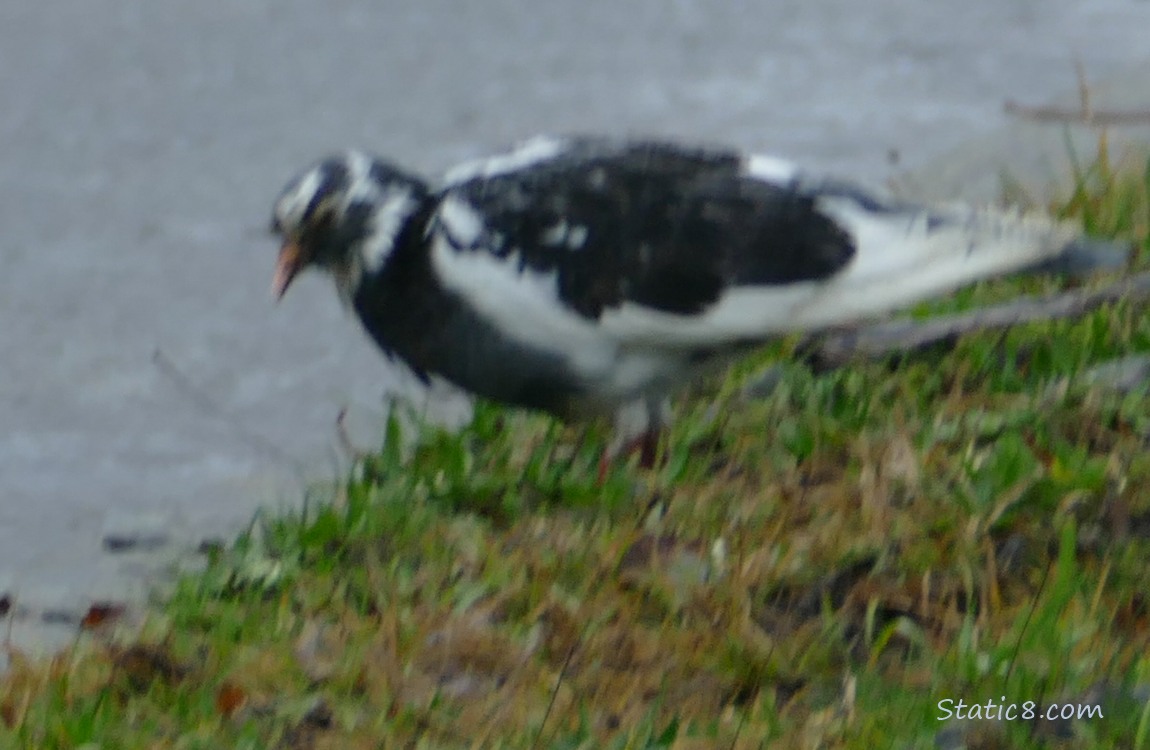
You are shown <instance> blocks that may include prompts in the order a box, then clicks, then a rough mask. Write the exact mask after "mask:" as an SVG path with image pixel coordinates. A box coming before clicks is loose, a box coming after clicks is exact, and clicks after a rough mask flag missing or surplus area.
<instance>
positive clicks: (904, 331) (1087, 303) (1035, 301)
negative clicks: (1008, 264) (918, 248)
mask: <svg viewBox="0 0 1150 750" xmlns="http://www.w3.org/2000/svg"><path fill="white" fill-rule="evenodd" d="M1146 297H1150V272H1145V273H1141V274H1138V275H1137V276H1131V277H1129V278H1126V279H1123V280H1121V281H1116V282H1114V283H1112V284H1109V285H1108V286H1105V287H1103V288H1101V289H1097V290H1093V291H1091V290H1086V289H1076V290H1073V291H1069V292H1062V293H1059V294H1051V295H1047V296H1044V297H1022V298H1020V299H1016V300H1013V301H1011V302H1007V303H1004V304H1001V305H993V306H991V307H984V308H982V309H979V310H972V311H970V312H965V313H959V314H956V315H945V316H942V317H938V318H932V319H930V320H922V321H915V320H905V319H903V320H892V321H885V322H882V323H876V324H874V325H871V326H867V327H864V328H855V329H850V330H845V331H832V332H829V333H820V334H812V335H810V336H807V337H806V338H804V339H803V340H802V341H801V342H800V343H799V346H798V352H799V353H800V355H802V356H803V358H804V359H806V360H807V362H809V363H810V364H811V366H812V367H813V368H814V369H816V370H818V371H819V372H827V371H830V370H836V369H838V368H840V367H843V366H845V365H847V364H849V363H851V362H856V361H859V360H868V359H869V360H874V359H881V358H883V357H887V356H890V355H892V354H899V353H906V352H910V351H914V350H917V349H922V348H924V347H927V346H931V345H933V344H938V343H942V342H945V341H949V340H953V339H954V338H956V337H958V336H961V335H963V334H967V333H972V332H974V331H987V330H997V329H1002V328H1009V327H1010V326H1015V325H1019V324H1021V323H1032V322H1036V321H1044V320H1057V319H1059V318H1071V317H1075V316H1078V315H1082V314H1084V313H1086V312H1089V311H1091V310H1094V309H1096V308H1099V307H1101V306H1102V305H1105V304H1108V303H1111V302H1117V301H1119V300H1123V299H1128V300H1136V299H1144V298H1146Z"/></svg>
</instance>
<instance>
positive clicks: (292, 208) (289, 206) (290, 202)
mask: <svg viewBox="0 0 1150 750" xmlns="http://www.w3.org/2000/svg"><path fill="white" fill-rule="evenodd" d="M321 180H322V177H321V176H320V173H319V170H318V169H313V170H311V171H309V172H308V173H307V174H305V175H304V176H303V177H302V178H300V181H299V183H298V184H297V185H296V186H295V189H293V190H291V191H290V192H287V193H284V194H283V195H281V196H280V199H279V201H277V202H276V207H275V216H276V221H277V222H278V223H279V225H280V226H281V227H298V226H299V225H300V224H301V223H302V222H303V217H304V214H305V213H307V207H308V206H309V205H311V201H312V198H314V197H315V191H316V190H319V186H320V181H321Z"/></svg>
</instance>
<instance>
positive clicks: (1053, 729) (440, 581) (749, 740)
mask: <svg viewBox="0 0 1150 750" xmlns="http://www.w3.org/2000/svg"><path fill="white" fill-rule="evenodd" d="M1077 178H1078V179H1077V187H1076V189H1075V190H1074V191H1073V193H1072V194H1071V196H1070V197H1069V198H1068V199H1067V200H1066V201H1065V203H1063V204H1062V205H1060V206H1058V207H1057V210H1058V211H1059V212H1061V213H1064V214H1066V215H1068V216H1072V217H1075V218H1077V219H1079V220H1080V221H1082V223H1083V224H1084V225H1085V226H1086V227H1088V228H1089V229H1090V230H1091V231H1092V232H1093V233H1095V234H1101V235H1123V236H1133V237H1135V238H1137V239H1138V241H1139V242H1140V243H1142V254H1141V255H1142V257H1141V260H1140V261H1139V264H1138V265H1139V269H1140V270H1142V269H1145V268H1146V266H1147V265H1150V262H1148V257H1150V255H1148V254H1150V249H1148V248H1147V245H1146V243H1147V224H1148V222H1150V198H1148V195H1150V161H1147V162H1145V163H1141V164H1137V165H1131V164H1124V165H1121V166H1117V167H1116V166H1113V165H1111V164H1110V163H1109V161H1108V160H1106V159H1105V158H1104V159H1102V160H1100V161H1099V162H1097V163H1096V164H1094V165H1091V166H1090V167H1088V168H1081V169H1079V170H1078V174H1077ZM1052 283H1053V282H1047V284H1048V285H1049V284H1052ZM1023 288H1026V289H1033V288H1034V282H1030V281H1023V280H1019V281H1014V282H1002V283H996V284H987V285H982V286H980V287H978V288H977V289H975V290H974V291H971V292H967V293H964V294H963V295H961V304H962V305H963V306H973V305H978V304H982V303H984V302H985V301H987V300H990V299H994V300H999V299H1003V298H1006V297H1009V296H1010V295H1011V294H1012V293H1015V292H1016V291H1017V290H1019V289H1023ZM953 306H954V305H953V303H947V304H943V305H938V306H935V307H934V308H932V309H935V310H938V309H943V308H946V309H951V308H953ZM795 343H796V342H794V341H786V342H781V343H779V344H777V345H776V346H773V347H770V348H769V349H768V350H765V351H764V352H763V353H762V354H760V355H756V356H755V357H753V358H751V359H749V360H748V361H746V362H743V363H741V364H739V365H738V366H737V367H735V368H734V369H733V370H732V371H731V372H730V373H728V374H727V375H726V376H725V377H724V378H723V379H722V380H720V381H716V382H712V383H708V384H704V385H702V386H699V387H698V388H696V389H695V392H693V393H691V394H687V395H685V396H684V397H683V398H682V399H680V402H679V403H678V404H677V413H676V414H677V421H676V423H675V426H674V428H673V430H672V432H671V435H670V436H669V439H668V440H667V441H666V443H665V447H664V453H665V456H664V461H663V462H662V463H661V465H660V468H658V469H656V470H652V471H644V470H641V469H639V468H638V467H636V466H634V465H629V466H620V467H617V468H615V469H614V470H613V471H612V472H611V474H610V475H609V476H608V478H607V480H606V482H605V483H604V484H603V485H602V486H600V485H599V484H598V483H597V482H596V461H597V457H598V451H599V449H600V448H601V446H602V445H603V444H604V442H605V440H606V434H605V432H604V431H603V429H602V428H593V429H592V430H591V432H590V434H589V435H587V437H586V439H585V440H583V441H582V442H581V441H580V435H579V433H578V431H577V430H575V429H569V428H563V427H559V426H556V425H555V424H554V423H553V422H551V421H549V420H547V419H544V418H540V417H532V416H528V415H524V414H520V413H515V412H511V411H505V410H500V409H496V408H493V407H480V408H479V409H478V411H477V416H476V419H475V421H474V423H473V424H472V425H471V426H470V427H469V428H468V429H466V430H464V431H463V432H461V433H458V434H446V433H443V432H439V431H436V430H434V429H431V428H427V429H424V430H423V431H422V432H421V434H420V435H418V436H413V437H414V448H412V449H411V450H400V449H399V448H398V447H397V446H399V445H400V444H401V442H402V441H401V440H400V435H399V434H398V433H399V427H398V426H397V424H394V423H393V424H392V426H391V428H390V429H389V434H388V435H387V436H386V439H385V440H383V441H382V442H383V444H384V447H383V449H382V450H381V451H380V452H379V453H378V454H375V455H372V456H370V457H368V458H365V459H363V460H360V461H359V462H357V464H356V466H355V467H354V469H353V471H352V472H351V473H350V475H349V476H348V477H347V478H346V480H345V481H342V482H339V483H337V484H336V485H335V486H317V487H316V488H315V490H314V491H313V493H312V497H310V498H309V502H308V503H307V505H306V509H305V510H304V511H303V512H301V513H299V514H297V515H295V516H291V517H281V518H263V517H261V518H259V519H257V520H256V521H255V522H254V523H253V525H252V527H251V529H250V530H249V531H248V532H247V533H245V534H243V535H242V536H241V537H240V538H239V539H238V540H237V541H236V542H235V543H234V544H233V545H231V546H228V547H227V548H223V549H219V550H216V551H214V552H212V553H211V554H210V556H209V557H210V559H209V561H208V564H207V566H206V569H205V570H204V571H202V572H201V573H197V574H194V575H189V576H187V577H185V578H183V579H181V580H180V581H179V583H178V584H177V586H176V587H175V590H174V591H173V592H172V594H171V596H170V598H169V599H168V600H167V601H166V602H165V603H164V604H163V605H162V606H160V607H158V608H157V609H156V610H155V611H154V612H152V613H151V614H150V615H149V617H148V620H147V622H146V623H145V624H144V626H143V627H142V628H141V629H140V631H139V632H138V633H135V634H134V635H133V636H132V637H131V638H130V639H127V640H123V639H119V640H109V639H106V638H104V637H102V636H101V635H100V634H99V633H98V632H93V633H90V634H88V635H87V636H85V638H84V639H82V641H81V642H80V643H79V644H78V645H77V647H76V648H74V649H72V650H70V651H69V652H67V653H64V654H61V655H59V656H57V657H56V658H54V659H51V660H49V661H25V660H23V659H21V658H19V657H18V656H17V658H16V659H15V664H14V666H13V669H12V670H11V671H10V673H9V674H8V675H7V676H6V677H5V678H4V679H3V682H2V683H0V747H5V748H7V747H13V748H15V747H25V748H78V747H88V748H97V747H99V748H126V749H129V750H131V749H135V748H187V749H193V748H379V747H412V748H473V747H476V748H477V747H511V748H677V749H680V750H683V749H687V748H716V747H718V748H727V747H738V748H757V747H786V748H799V747H826V748H833V747H865V748H875V749H878V748H906V747H932V746H934V743H935V740H936V737H937V736H939V735H940V733H944V732H945V733H950V735H953V734H955V733H957V734H958V735H961V736H962V737H963V738H964V739H965V741H966V743H967V746H968V747H972V748H973V747H982V748H997V747H1062V746H1090V747H1099V748H1109V747H1113V748H1119V747H1121V748H1129V747H1135V748H1150V703H1148V702H1147V697H1146V695H1145V689H1146V686H1147V685H1150V656H1148V654H1150V648H1148V647H1150V594H1148V593H1147V592H1148V591H1150V589H1148V588H1147V582H1148V581H1150V563H1148V562H1147V561H1148V560H1150V451H1148V450H1147V448H1148V444H1150V409H1148V408H1147V406H1148V403H1147V395H1146V392H1145V390H1143V391H1141V392H1137V393H1132V394H1125V395H1123V394H1117V393H1110V392H1106V391H1104V390H1099V389H1092V388H1090V387H1088V386H1087V385H1085V384H1084V383H1083V382H1082V381H1081V379H1080V378H1079V377H1078V376H1079V375H1080V374H1082V373H1083V372H1084V371H1086V370H1088V369H1089V368H1090V367H1092V366H1094V365H1096V364H1098V363H1101V362H1104V361H1107V360H1110V359H1114V358H1116V357H1121V356H1126V355H1130V354H1135V353H1146V352H1150V316H1148V315H1147V307H1146V305H1144V304H1132V303H1122V304H1119V305H1116V306H1113V307H1111V308H1107V309H1103V310H1098V311H1096V312H1092V313H1089V314H1087V315H1084V316H1082V317H1081V318H1079V319H1075V320H1072V321H1059V322H1052V323H1046V324H1031V325H1025V326H1020V327H1018V328H1015V329H1012V330H1010V331H1009V332H1007V333H1006V334H1001V333H995V334H985V335H972V336H967V337H964V338H963V339H961V340H960V341H959V342H958V343H957V345H956V346H955V347H954V348H953V350H951V351H936V352H928V353H924V354H922V355H916V356H914V357H910V358H906V359H905V360H903V361H900V362H898V363H877V364H866V365H860V366H858V367H852V368H848V369H844V370H840V371H837V372H834V373H831V374H827V375H824V376H819V377H816V376H814V375H812V374H811V373H809V372H807V371H806V370H804V369H802V368H801V367H798V366H795V367H792V368H788V371H787V375H786V377H785V378H784V379H783V381H782V382H781V384H780V385H779V386H778V387H777V388H776V389H775V390H774V391H773V392H772V393H771V394H770V395H769V396H766V397H762V398H758V399H750V400H748V399H747V398H745V397H743V396H742V395H741V393H742V388H743V384H744V383H746V382H747V380H748V378H750V377H751V376H753V375H754V374H755V373H756V372H758V371H760V370H761V369H762V368H763V367H764V366H766V365H767V364H769V363H772V362H776V361H778V360H779V359H780V358H782V359H784V360H785V359H786V358H787V356H788V354H789V353H790V352H791V350H792V348H793V347H794V345H795ZM1001 697H1005V699H1006V702H1007V703H1012V702H1016V703H1019V704H1021V703H1023V702H1025V701H1035V702H1036V703H1038V704H1040V705H1044V704H1047V703H1050V702H1055V701H1057V702H1066V701H1069V702H1087V703H1089V702H1096V703H1099V704H1100V705H1101V708H1102V711H1103V716H1102V717H1101V718H1093V719H1089V720H1082V721H1074V722H1065V723H1063V722H1047V721H1029V722H1028V721H1022V720H1017V721H1012V722H999V723H996V722H989V723H988V722H982V721H962V722H955V721H949V722H948V721H943V720H940V719H939V715H940V713H941V709H940V707H939V702H940V701H943V700H946V699H951V700H953V701H955V702H957V701H958V700H959V699H962V700H964V701H965V702H966V703H967V704H971V703H980V704H985V703H986V701H987V700H991V699H993V700H994V701H996V702H999V701H1000V699H1001ZM951 705H953V704H951ZM943 736H944V737H945V736H948V735H946V734H944V735H943Z"/></svg>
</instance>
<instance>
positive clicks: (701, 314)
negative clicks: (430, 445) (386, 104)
mask: <svg viewBox="0 0 1150 750" xmlns="http://www.w3.org/2000/svg"><path fill="white" fill-rule="evenodd" d="M273 229H274V231H275V232H276V233H278V234H279V235H281V236H282V238H283V239H284V247H283V249H282V250H281V255H280V262H279V265H278V267H277V275H276V281H275V288H276V292H277V294H282V293H283V292H284V291H285V290H286V288H287V286H288V285H289V284H290V282H291V280H292V278H293V277H294V276H295V274H296V273H298V272H299V271H300V270H301V269H303V268H305V267H307V266H310V265H315V266H318V267H321V268H324V269H326V270H327V271H329V272H331V273H332V275H333V276H334V278H335V280H336V285H337V287H338V289H339V290H340V293H341V295H342V296H343V297H344V299H345V300H346V301H347V302H348V303H349V304H350V305H351V306H352V307H353V308H354V309H355V311H356V312H357V314H358V315H359V317H360V319H361V320H362V321H363V324H364V326H365V327H366V328H367V330H368V331H369V332H370V333H371V335H372V337H373V338H374V339H375V341H376V342H377V343H378V344H379V346H380V347H381V348H382V349H383V350H384V351H385V352H387V353H388V354H389V355H391V356H394V357H398V358H399V359H401V360H402V361H404V362H405V363H406V364H407V365H408V366H410V367H411V368H412V369H413V370H415V371H416V372H417V373H418V374H420V375H421V376H423V377H425V378H426V377H428V376H430V375H438V376H442V377H444V378H447V379H448V380H450V381H453V382H454V383H456V384H457V385H459V386H461V387H463V388H464V389H466V390H469V391H471V392H472V393H475V394H477V395H479V396H483V397H486V398H490V399H494V400H497V401H501V402H505V403H509V404H513V405H517V406H525V407H529V408H535V409H542V410H546V411H550V412H552V413H555V414H557V415H560V416H563V417H567V418H571V417H579V416H585V415H593V414H598V413H615V414H617V415H618V418H619V420H620V421H621V422H626V423H627V425H628V429H637V430H639V431H642V430H644V429H655V428H657V427H658V426H659V424H660V422H661V421H662V418H663V416H662V415H663V407H662V404H663V401H664V399H665V397H666V395H667V394H668V393H669V392H670V391H671V390H672V389H673V388H674V387H675V386H676V385H678V384H680V383H681V382H682V381H684V380H686V379H689V378H690V377H692V376H693V375H694V374H696V373H698V372H699V371H700V370H701V369H703V368H704V367H706V366H709V365H712V364H714V363H716V362H722V361H725V360H726V359H727V358H729V357H731V356H734V355H737V354H739V353H742V352H745V351H746V350H747V349H748V347H750V346H753V345H755V344H757V343H761V342H763V341H766V340H768V339H770V338H771V337H773V336H777V335H780V334H785V333H788V332H792V331H810V330H817V329H819V328H824V327H829V326H841V325H848V324H853V323H856V322H858V321H860V320H861V319H863V318H866V317H870V316H875V315H880V314H884V313H887V312H890V311H892V310H895V309H897V308H899V307H901V306H904V305H907V304H911V303H913V302H916V301H918V300H921V299H924V298H926V297H929V296H931V295H936V294H941V293H945V292H947V291H949V290H952V289H954V288H957V287H959V286H961V285H963V284H967V283H970V282H973V281H976V280H978V279H981V278H985V277H989V276H994V275H999V274H1005V273H1011V272H1014V271H1018V270H1023V269H1027V268H1032V267H1034V268H1037V267H1043V266H1051V265H1052V264H1053V265H1056V264H1057V263H1059V262H1062V261H1066V262H1067V263H1073V264H1075V265H1076V266H1077V269H1076V270H1079V271H1081V270H1086V269H1089V268H1091V267H1094V266H1098V265H1102V266H1113V265H1115V264H1118V263H1121V262H1122V260H1123V259H1124V257H1125V255H1124V251H1122V250H1121V249H1120V248H1116V247H1114V246H1110V245H1105V244H1100V243H1090V242H1080V241H1079V237H1078V233H1077V231H1076V230H1075V229H1074V228H1072V227H1069V226H1067V225H1064V224H1060V223H1056V222H1052V221H1050V220H1047V219H1045V218H1030V217H1028V218H1022V217H1019V216H1017V215H1013V214H1009V213H1002V212H996V211H983V210H976V209H971V208H966V207H960V206H954V207H922V206H917V205H912V204H908V203H905V202H900V201H895V200H892V199H890V198H888V197H885V196H882V195H879V194H875V193H871V192H868V191H865V190H862V189H860V188H857V187H855V186H853V185H850V184H848V183H843V182H839V181H832V180H822V179H815V178H812V177H810V176H807V175H805V174H802V173H800V172H799V171H798V170H796V169H795V168H794V167H792V166H791V165H789V164H787V163H786V162H783V161H780V160H778V159H774V158H771V157H764V156H759V155H744V154H739V153H737V152H734V151H730V150H724V149H707V148H685V147H682V146H677V145H672V144H667V143H658V142H643V141H638V142H636V141H614V140H608V139H596V138H547V137H540V138H536V139H534V140H532V141H528V142H526V143H524V144H522V145H521V146H520V147H518V148H517V149H515V150H513V151H510V152H508V153H505V154H500V155H497V156H494V157H491V158H489V159H485V160H479V161H476V162H471V163H468V164H464V165H460V166H459V167H457V168H455V169H453V170H451V171H450V172H449V173H448V174H447V176H446V178H445V180H444V181H443V183H442V184H441V185H439V186H436V187H432V186H431V185H429V184H428V183H426V182H424V181H423V180H422V179H420V178H419V177H417V176H415V175H412V174H409V173H407V172H404V171H403V170H401V169H399V168H397V167H395V166H392V165H390V164H388V163H387V162H384V161H382V160H379V159H376V158H373V157H369V156H367V155H365V154H363V153H360V152H349V153H347V154H344V155H341V156H336V157H332V158H329V159H326V160H324V161H322V162H320V163H319V164H317V165H316V166H313V167H311V168H310V169H308V170H307V171H305V172H304V173H303V174H302V175H301V176H300V177H298V178H297V179H295V180H293V181H292V182H291V183H290V184H289V185H288V186H287V188H285V190H284V191H283V193H282V194H281V196H280V198H279V200H278V201H277V202H276V206H275V211H274V218H273ZM636 415H637V416H636Z"/></svg>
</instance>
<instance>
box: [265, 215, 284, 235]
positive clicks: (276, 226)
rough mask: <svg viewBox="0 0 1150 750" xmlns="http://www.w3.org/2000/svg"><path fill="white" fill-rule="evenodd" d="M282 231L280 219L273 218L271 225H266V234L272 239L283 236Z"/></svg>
mask: <svg viewBox="0 0 1150 750" xmlns="http://www.w3.org/2000/svg"><path fill="white" fill-rule="evenodd" d="M283 231H284V230H283V227H282V226H280V218H279V217H278V216H273V217H272V220H271V224H269V225H268V233H269V234H271V235H272V236H273V237H278V236H280V235H281V234H283Z"/></svg>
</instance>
